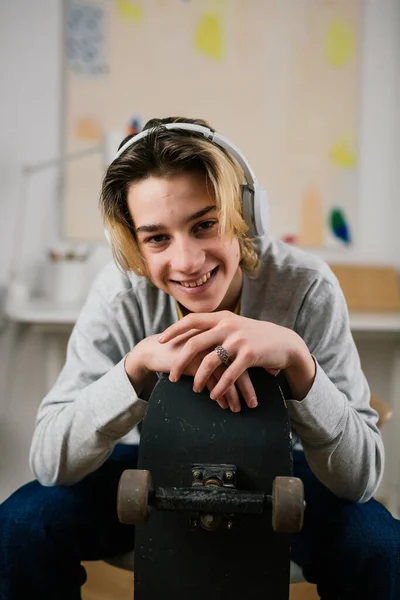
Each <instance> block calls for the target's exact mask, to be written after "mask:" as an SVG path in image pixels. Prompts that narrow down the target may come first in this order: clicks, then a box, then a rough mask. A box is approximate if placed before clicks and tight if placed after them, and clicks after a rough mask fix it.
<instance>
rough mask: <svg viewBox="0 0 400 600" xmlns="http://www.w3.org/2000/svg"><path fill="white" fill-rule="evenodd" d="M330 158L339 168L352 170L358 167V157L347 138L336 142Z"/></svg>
mask: <svg viewBox="0 0 400 600" xmlns="http://www.w3.org/2000/svg"><path fill="white" fill-rule="evenodd" d="M330 158H331V161H332V162H333V164H334V165H336V166H337V167H344V168H345V169H351V168H353V167H355V165H356V155H355V152H354V151H353V150H352V149H351V147H350V142H349V140H348V139H347V138H341V139H339V140H337V141H336V142H335V144H334V145H333V146H332V148H331V150H330Z"/></svg>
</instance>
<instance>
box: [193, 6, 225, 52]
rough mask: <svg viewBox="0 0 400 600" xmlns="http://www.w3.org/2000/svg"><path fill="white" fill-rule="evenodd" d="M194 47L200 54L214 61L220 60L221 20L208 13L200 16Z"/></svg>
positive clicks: (221, 47)
mask: <svg viewBox="0 0 400 600" xmlns="http://www.w3.org/2000/svg"><path fill="white" fill-rule="evenodd" d="M195 45H196V48H197V50H198V51H199V52H201V53H202V54H206V55H207V56H210V57H211V58H213V59H215V60H220V59H221V58H222V54H223V43H222V31H221V20H220V18H219V17H218V15H214V14H211V13H208V14H205V15H203V16H202V18H201V19H200V22H199V24H198V26H197V29H196V34H195Z"/></svg>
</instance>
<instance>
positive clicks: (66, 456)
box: [30, 361, 146, 485]
mask: <svg viewBox="0 0 400 600" xmlns="http://www.w3.org/2000/svg"><path fill="white" fill-rule="evenodd" d="M68 385H69V382H68V379H67V378H66V379H65V380H63V379H61V381H60V382H59V383H58V385H57V386H56V387H55V388H54V389H53V390H52V391H51V393H50V394H49V395H48V396H47V397H46V398H45V399H44V400H43V402H42V404H41V406H40V408H39V411H38V418H37V423H36V428H35V432H34V435H33V440H32V445H31V452H30V464H31V468H32V471H33V473H34V475H35V476H36V477H37V479H38V480H39V481H40V482H41V483H42V484H43V485H55V484H63V485H70V484H73V483H76V482H77V481H80V480H81V479H82V478H83V477H85V476H86V475H88V474H89V473H92V472H93V471H95V470H96V469H97V468H98V467H99V466H100V465H101V464H102V463H103V462H104V461H105V460H106V458H107V457H108V456H109V454H110V453H111V451H112V449H113V448H114V446H115V444H116V442H117V441H118V440H119V439H121V438H122V437H123V436H124V435H126V434H127V433H128V432H129V431H131V430H132V429H133V428H134V427H135V425H136V424H137V423H138V422H140V421H141V419H142V417H143V414H144V410H145V408H146V402H144V401H143V400H141V399H140V398H138V394H137V393H136V391H135V390H134V388H133V387H132V384H131V383H130V381H129V379H128V377H127V375H126V373H125V370H124V361H121V362H120V363H118V364H117V365H116V366H115V367H113V368H112V369H111V370H110V371H108V372H107V373H106V374H105V375H103V377H100V378H99V379H98V380H96V381H94V382H93V383H91V384H90V385H88V386H86V387H85V388H83V389H81V390H75V392H74V391H73V390H68Z"/></svg>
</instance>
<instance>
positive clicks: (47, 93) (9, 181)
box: [0, 0, 62, 285]
mask: <svg viewBox="0 0 400 600" xmlns="http://www.w3.org/2000/svg"><path fill="white" fill-rule="evenodd" d="M61 16H62V2H61V0H35V2H31V1H30V0H13V1H12V2H9V1H7V0H0V81H1V90H2V91H1V111H0V131H1V135H0V210H1V219H0V285H1V284H2V283H4V282H5V281H6V280H7V278H8V273H9V270H10V266H11V259H12V254H13V251H14V244H13V242H14V241H17V242H18V243H20V241H21V231H20V226H18V227H17V223H16V222H17V221H18V222H19V223H20V221H21V217H20V215H18V206H19V204H20V200H21V189H22V181H21V169H22V166H23V165H26V164H30V163H34V162H38V161H41V160H46V159H49V158H52V157H54V156H57V155H58V154H59V149H60V147H61V142H60V120H61V97H62V95H61V91H62V89H61V70H60V61H61V31H62V29H61V24H62V19H61ZM57 184H58V178H57V177H56V173H54V172H50V173H46V174H45V175H44V176H42V175H40V176H39V175H38V176H36V177H34V178H31V180H30V181H29V185H28V189H27V192H28V193H29V203H30V205H31V206H32V207H35V210H34V211H32V213H33V214H32V222H31V223H29V227H28V231H27V232H26V234H25V235H27V236H29V235H30V236H34V238H36V237H37V236H36V232H37V230H39V229H41V228H43V226H44V225H45V223H44V218H43V217H45V216H46V215H43V213H42V211H41V210H40V206H46V207H47V205H48V201H50V202H53V201H55V199H56V196H57ZM47 218H48V215H47Z"/></svg>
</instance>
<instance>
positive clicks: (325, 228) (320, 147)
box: [64, 0, 362, 248]
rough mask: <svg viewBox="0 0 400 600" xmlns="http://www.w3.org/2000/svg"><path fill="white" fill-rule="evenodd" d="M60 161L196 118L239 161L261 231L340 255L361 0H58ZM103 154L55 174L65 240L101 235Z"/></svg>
mask: <svg viewBox="0 0 400 600" xmlns="http://www.w3.org/2000/svg"><path fill="white" fill-rule="evenodd" d="M66 3H67V16H68V18H67V19H66V21H67V23H66V27H67V35H66V39H67V47H66V53H67V60H66V61H65V72H64V77H65V94H66V97H65V102H64V109H65V110H64V134H65V135H64V140H65V151H66V152H75V151H77V150H81V149H84V148H86V147H89V146H90V145H93V144H98V146H99V150H100V149H101V146H102V140H104V137H105V136H106V135H107V134H108V133H109V132H120V138H121V139H122V138H123V137H124V136H125V135H127V134H128V133H135V132H137V131H140V129H141V127H142V126H143V124H144V123H145V122H146V121H147V120H148V119H150V118H153V117H165V116H168V115H181V116H189V117H198V118H203V119H206V120H208V121H209V123H210V124H211V126H212V127H213V128H214V129H216V130H217V131H219V132H220V133H221V134H223V135H225V136H226V137H228V138H229V139H231V140H232V141H233V142H234V143H235V144H236V145H237V146H239V148H240V149H241V150H242V152H243V153H244V154H245V156H246V158H247V159H248V160H249V162H250V164H251V166H252V168H253V170H254V171H255V173H256V176H257V178H258V180H259V181H260V182H261V183H262V184H263V185H264V186H265V187H266V189H267V191H268V197H269V202H270V215H271V234H272V235H273V236H274V237H277V238H280V239H283V240H285V241H287V242H289V243H293V244H298V245H300V246H303V247H306V248H348V247H350V246H351V245H352V243H353V241H354V231H355V228H356V220H357V192H358V181H357V138H358V121H359V107H360V97H359V89H360V86H359V82H360V63H361V57H360V47H361V40H360V34H361V22H362V3H361V0H331V1H330V2H324V3H322V2H320V1H319V0H303V1H302V2H278V1H277V0H259V1H258V0H255V1H254V2H247V1H246V0H235V1H233V0H201V1H200V0H179V1H178V0H176V1H174V0H168V1H167V0H146V1H144V0H138V1H133V0H132V1H131V0H66ZM102 156H103V155H102V153H101V152H100V151H99V153H98V154H97V155H96V154H94V155H88V156H87V157H86V158H84V159H82V160H80V161H71V162H70V163H69V164H68V166H67V167H66V170H65V174H64V181H65V189H64V200H65V223H66V233H67V235H68V237H70V238H72V239H84V240H97V239H102V235H103V234H102V227H101V223H100V217H99V214H98V197H99V192H100V186H101V179H102V176H103V173H104V170H105V166H106V165H105V164H104V160H103V159H102Z"/></svg>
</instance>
